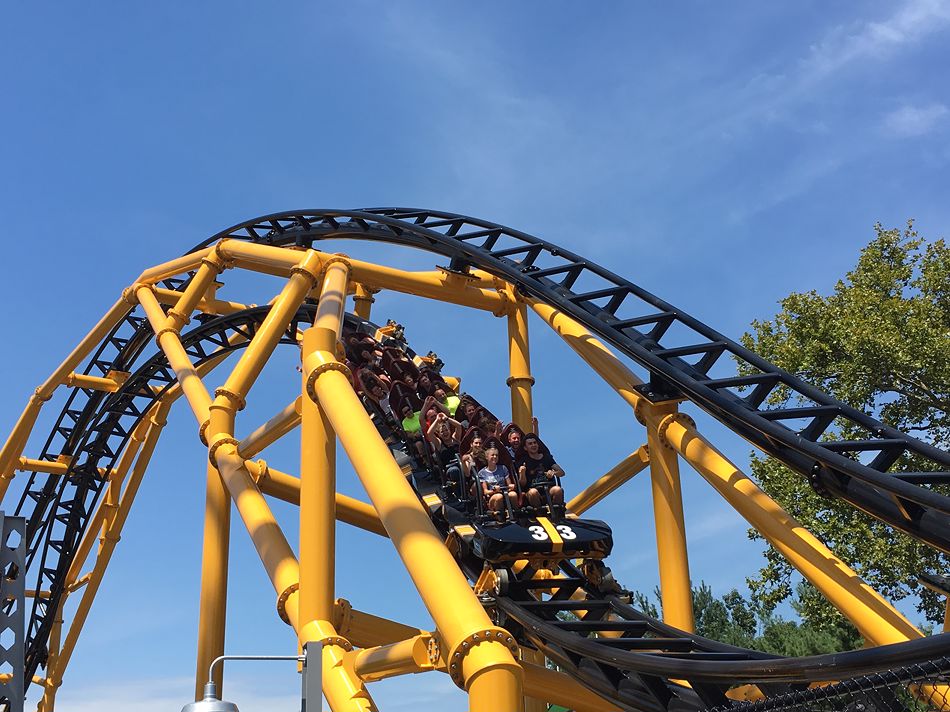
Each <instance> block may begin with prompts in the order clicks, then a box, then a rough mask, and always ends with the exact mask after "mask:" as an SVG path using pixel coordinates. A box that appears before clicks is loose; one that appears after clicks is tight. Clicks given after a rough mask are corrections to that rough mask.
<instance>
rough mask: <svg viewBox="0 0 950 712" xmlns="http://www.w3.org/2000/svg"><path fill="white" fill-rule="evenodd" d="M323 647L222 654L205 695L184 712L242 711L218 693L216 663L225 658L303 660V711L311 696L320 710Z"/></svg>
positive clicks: (183, 710) (301, 697)
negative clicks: (292, 651) (295, 652)
mask: <svg viewBox="0 0 950 712" xmlns="http://www.w3.org/2000/svg"><path fill="white" fill-rule="evenodd" d="M320 647H321V646H320V643H307V644H306V645H305V646H304V649H303V654H302V655H221V656H219V657H217V658H215V659H214V660H212V661H211V665H210V666H209V667H208V682H206V683H205V687H204V697H203V698H202V699H200V700H198V701H197V702H189V703H188V704H186V705H185V706H184V707H182V708H181V712H239V710H238V706H237V705H236V704H234V703H233V702H228V701H227V700H222V699H220V698H219V697H218V690H217V686H216V685H215V684H214V666H215V665H217V664H218V663H223V662H224V661H225V660H293V661H295V662H298V663H303V670H302V671H301V672H302V686H301V696H300V700H301V707H300V709H301V712H307V700H308V698H309V699H312V700H314V701H317V704H316V706H315V708H314V709H316V710H319V709H320V706H319V701H318V700H319V697H320V694H321V679H320V672H321V670H320ZM310 656H313V660H315V661H316V662H315V663H314V664H313V665H310V666H308V665H307V658H308V657H310Z"/></svg>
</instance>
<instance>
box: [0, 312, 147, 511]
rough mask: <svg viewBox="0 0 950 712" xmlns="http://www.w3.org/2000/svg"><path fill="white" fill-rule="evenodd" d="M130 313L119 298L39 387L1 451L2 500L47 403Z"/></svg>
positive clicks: (0, 493)
mask: <svg viewBox="0 0 950 712" xmlns="http://www.w3.org/2000/svg"><path fill="white" fill-rule="evenodd" d="M128 310H129V302H127V301H126V300H125V298H122V299H119V301H117V302H116V303H115V304H113V305H112V307H111V308H110V309H109V311H107V312H106V313H105V315H104V316H103V317H102V319H100V320H99V322H98V323H97V324H96V325H95V326H94V327H93V328H92V330H91V331H90V332H89V333H88V334H87V335H86V336H85V337H84V338H83V340H82V341H80V342H79V343H78V344H77V345H76V348H74V349H73V350H72V352H71V353H70V354H69V356H67V357H66V359H65V360H64V361H63V362H62V363H61V364H60V365H59V367H58V368H57V369H56V370H55V371H53V373H52V374H51V375H50V377H49V378H47V379H46V381H45V382H44V383H43V384H42V385H41V386H40V387H39V388H37V389H36V390H35V391H34V392H33V395H31V396H30V399H29V401H27V404H26V408H24V410H23V413H22V414H21V415H20V417H19V419H18V420H17V422H16V425H14V426H13V431H12V432H11V433H10V436H9V437H8V438H7V441H6V443H4V445H3V448H2V449H0V500H2V499H3V497H4V495H5V494H6V492H7V488H8V487H9V486H10V482H11V480H12V479H13V475H14V467H15V465H16V460H17V458H18V457H19V456H20V455H21V454H22V453H23V448H24V447H25V446H26V441H27V439H28V438H29V437H30V431H31V430H32V429H33V425H34V424H35V423H36V418H37V417H38V416H39V414H40V410H41V409H42V407H43V403H45V402H46V401H48V400H49V399H50V397H51V396H52V395H53V391H54V390H55V389H56V387H57V386H59V385H60V384H62V383H63V382H64V381H65V379H66V377H67V376H68V375H69V373H70V372H72V371H75V370H76V367H77V366H79V364H80V363H82V361H83V360H84V359H85V358H86V357H87V356H88V355H89V354H90V353H91V352H92V349H93V348H95V347H96V346H97V345H98V344H99V342H100V341H102V339H103V338H105V336H106V334H108V333H109V332H110V331H111V330H112V329H113V327H114V326H115V325H116V324H117V323H119V320H120V319H122V317H124V316H125V314H126V313H127V312H128Z"/></svg>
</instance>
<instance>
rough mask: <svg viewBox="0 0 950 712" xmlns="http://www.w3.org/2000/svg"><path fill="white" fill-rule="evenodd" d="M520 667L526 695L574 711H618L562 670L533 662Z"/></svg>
mask: <svg viewBox="0 0 950 712" xmlns="http://www.w3.org/2000/svg"><path fill="white" fill-rule="evenodd" d="M522 667H523V668H524V692H525V694H526V695H530V696H531V697H534V698H535V699H539V700H544V701H546V702H551V703H553V704H556V705H561V706H562V707H567V708H568V709H570V710H574V712H620V708H619V707H616V706H615V705H613V704H611V703H610V702H609V701H608V700H605V699H604V698H603V697H601V696H600V695H597V694H594V693H593V692H591V691H590V690H588V689H587V688H586V687H584V686H583V685H581V684H580V683H579V682H577V681H576V680H574V679H573V678H571V677H568V676H567V675H565V674H564V673H562V672H557V671H556V670H551V669H550V668H546V667H544V666H543V665H535V664H533V663H522Z"/></svg>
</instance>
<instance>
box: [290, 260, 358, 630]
mask: <svg viewBox="0 0 950 712" xmlns="http://www.w3.org/2000/svg"><path fill="white" fill-rule="evenodd" d="M346 278H347V268H346V265H345V264H343V263H339V262H335V263H332V264H330V265H328V266H327V271H326V276H325V277H324V281H323V290H322V293H321V295H320V303H319V306H318V308H317V316H316V319H315V320H314V325H313V326H312V327H310V328H309V329H307V330H306V331H304V332H303V352H302V358H303V359H306V358H307V356H308V355H309V354H311V353H313V352H315V351H320V350H323V351H331V352H332V351H333V350H334V349H335V348H336V342H337V338H338V330H339V328H340V324H341V322H342V317H343V303H344V299H345V298H346ZM302 388H303V390H304V397H303V398H301V407H300V415H301V419H300V622H301V627H300V643H301V645H302V644H303V643H306V642H308V640H312V638H309V637H308V635H309V634H310V632H311V631H310V629H309V627H308V626H309V624H310V623H312V622H316V621H332V620H333V602H334V589H335V585H334V556H335V553H336V545H335V541H336V511H335V510H336V508H335V494H336V433H334V432H333V426H332V425H330V422H329V420H328V419H327V417H326V414H325V413H324V412H323V409H322V408H320V406H319V405H318V404H317V403H315V402H314V401H313V400H312V399H311V398H308V397H307V396H306V389H307V377H306V375H304V378H303V385H302Z"/></svg>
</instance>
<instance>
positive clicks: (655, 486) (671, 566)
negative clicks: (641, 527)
mask: <svg viewBox="0 0 950 712" xmlns="http://www.w3.org/2000/svg"><path fill="white" fill-rule="evenodd" d="M675 411H676V406H675V405H673V406H664V407H655V406H651V407H650V408H647V409H645V412H644V416H645V417H644V419H645V421H646V423H645V424H646V429H647V447H648V448H649V450H650V482H651V486H652V491H653V519H654V522H655V524H656V552H657V560H658V562H659V566H660V599H661V601H662V603H663V621H664V622H665V623H668V624H669V625H672V626H674V627H675V628H679V629H680V630H685V631H686V632H688V633H692V632H693V631H694V630H695V628H696V624H695V621H694V620H693V594H692V588H691V586H690V578H689V556H688V553H687V548H686V522H685V520H684V517H683V488H682V486H681V484H680V469H679V462H678V460H677V457H676V452H675V451H674V450H673V448H672V447H670V445H669V444H667V443H666V441H664V440H662V439H661V438H660V435H659V432H658V427H659V423H660V421H661V420H662V418H663V417H665V416H667V415H670V414H671V413H674V412H675Z"/></svg>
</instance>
